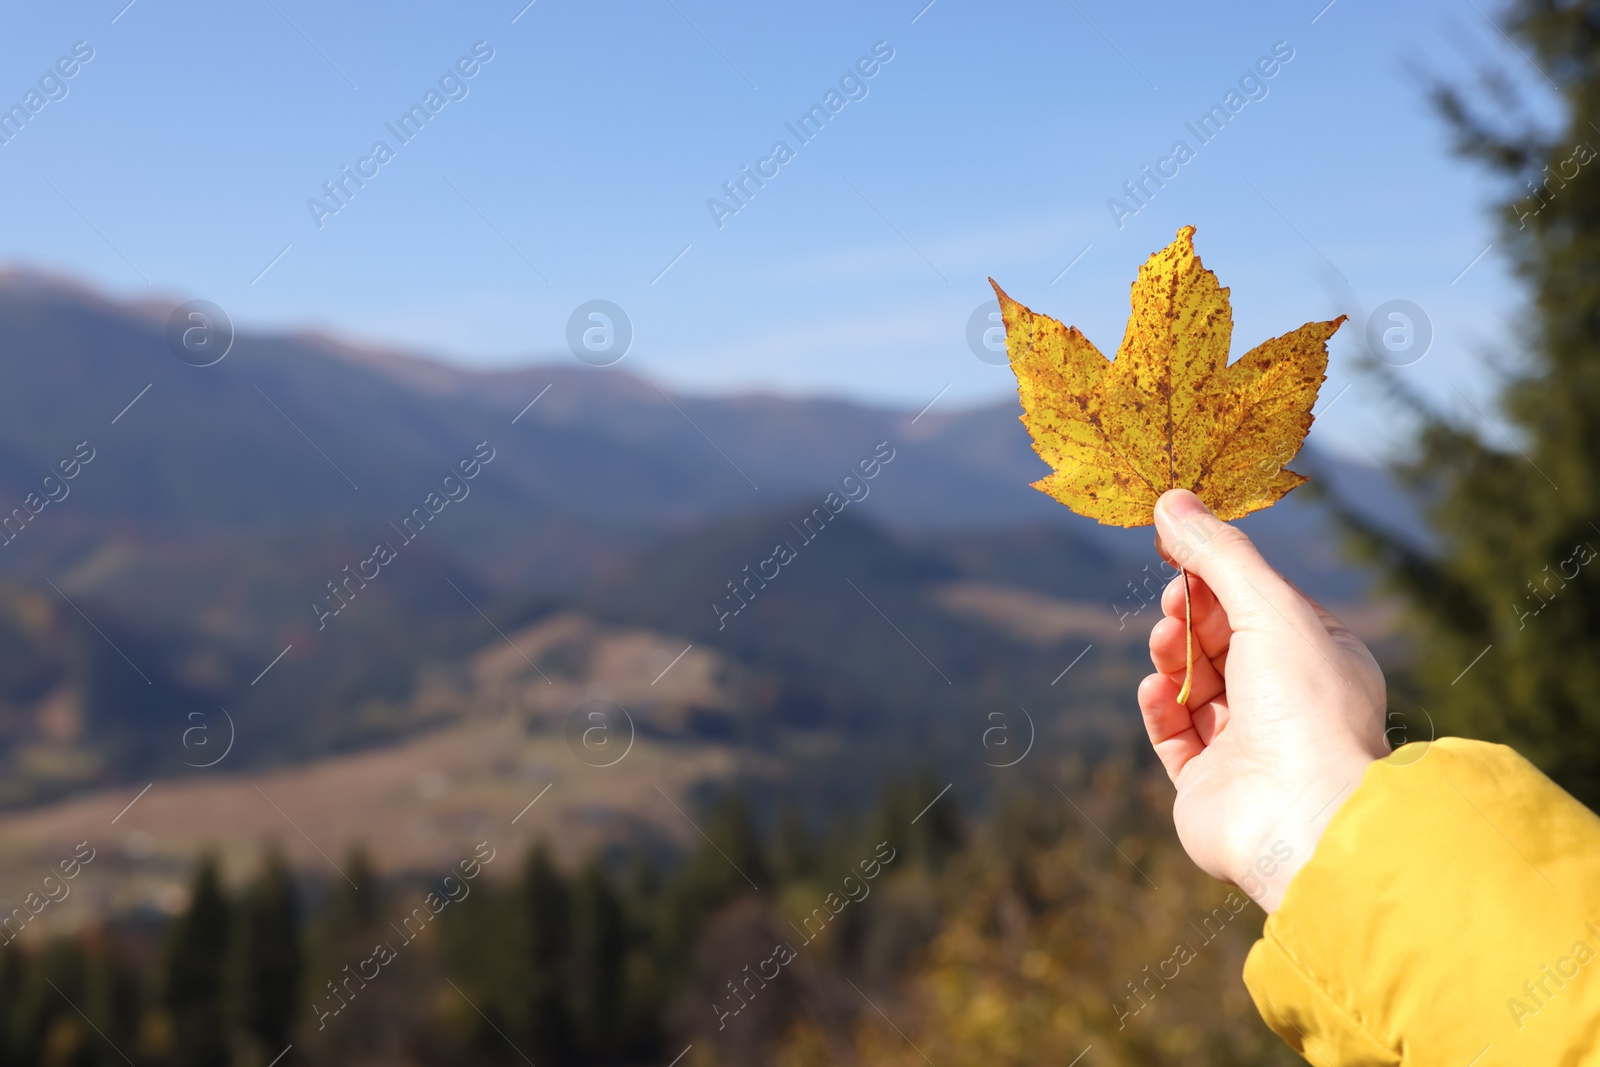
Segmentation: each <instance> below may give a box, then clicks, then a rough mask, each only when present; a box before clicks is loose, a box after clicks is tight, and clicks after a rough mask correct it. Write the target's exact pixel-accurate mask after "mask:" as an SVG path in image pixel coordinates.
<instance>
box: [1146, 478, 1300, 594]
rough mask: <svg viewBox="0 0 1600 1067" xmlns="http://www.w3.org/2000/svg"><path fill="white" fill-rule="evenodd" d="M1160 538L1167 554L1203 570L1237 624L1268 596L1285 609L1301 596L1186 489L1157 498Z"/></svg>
mask: <svg viewBox="0 0 1600 1067" xmlns="http://www.w3.org/2000/svg"><path fill="white" fill-rule="evenodd" d="M1156 536H1157V547H1159V548H1160V549H1161V551H1162V553H1163V554H1165V555H1166V556H1167V557H1168V558H1169V559H1171V560H1172V561H1173V562H1174V563H1176V564H1177V565H1178V566H1180V567H1183V568H1184V569H1186V570H1189V571H1192V572H1194V573H1195V574H1198V575H1199V576H1200V577H1201V579H1203V580H1204V581H1205V583H1206V585H1208V586H1210V587H1211V591H1212V592H1214V593H1216V595H1217V600H1218V602H1219V603H1221V605H1222V607H1223V610H1224V611H1226V612H1227V613H1228V617H1229V618H1230V619H1234V620H1235V621H1236V622H1237V620H1238V619H1239V617H1240V616H1241V615H1244V614H1249V613H1250V612H1251V611H1252V610H1253V609H1254V608H1255V607H1256V606H1258V605H1260V603H1261V600H1262V598H1263V597H1265V598H1267V599H1268V600H1269V601H1270V602H1272V603H1274V604H1276V605H1282V606H1284V607H1287V606H1288V605H1290V604H1292V603H1294V602H1296V601H1301V600H1302V598H1301V597H1300V596H1298V594H1296V593H1295V591H1294V590H1293V589H1292V588H1291V587H1290V585H1289V583H1288V582H1286V581H1285V580H1284V578H1283V576H1282V575H1280V574H1279V573H1278V572H1277V571H1276V570H1274V569H1273V567H1272V565H1271V564H1269V563H1268V562H1267V561H1266V560H1265V559H1263V558H1262V556H1261V553H1260V552H1258V551H1256V546H1255V545H1254V544H1252V543H1251V541H1250V538H1249V537H1247V536H1245V534H1244V533H1242V532H1241V531H1240V530H1238V529H1237V528H1236V527H1233V526H1229V525H1228V524H1227V523H1225V522H1223V521H1222V520H1221V519H1219V518H1217V517H1216V515H1214V514H1212V512H1211V509H1210V508H1208V507H1206V506H1205V504H1204V503H1203V502H1202V501H1201V500H1200V498H1199V497H1197V496H1195V495H1194V494H1193V493H1191V492H1190V491H1189V490H1187V489H1169V490H1168V491H1167V492H1165V493H1163V494H1161V499H1160V500H1158V501H1156ZM1281 610H1282V608H1280V611H1281Z"/></svg>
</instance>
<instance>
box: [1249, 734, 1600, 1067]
mask: <svg viewBox="0 0 1600 1067" xmlns="http://www.w3.org/2000/svg"><path fill="white" fill-rule="evenodd" d="M1244 980H1245V985H1246V987H1247V988H1248V989H1249V990H1250V995H1251V996H1252V997H1253V998H1254V999H1255V1002H1256V1007H1257V1008H1258V1009H1260V1011H1261V1015H1262V1018H1264V1019H1265V1020H1266V1021H1267V1025H1269V1026H1271V1027H1272V1029H1273V1030H1275V1031H1277V1032H1278V1034H1279V1035H1281V1036H1282V1037H1283V1039H1284V1040H1285V1041H1287V1042H1289V1044H1290V1045H1291V1046H1293V1047H1294V1048H1295V1050H1296V1051H1298V1052H1300V1053H1301V1055H1303V1056H1305V1057H1306V1059H1307V1060H1309V1061H1310V1062H1312V1063H1313V1064H1317V1065H1318V1067H1355V1065H1363V1067H1365V1065H1368V1064H1372V1065H1379V1064H1383V1065H1389V1064H1404V1065H1407V1067H1412V1065H1415V1067H1431V1065H1433V1064H1439V1065H1441V1067H1469V1065H1470V1067H1493V1065H1496V1064H1505V1065H1513V1064H1514V1065H1519V1067H1521V1065H1538V1067H1555V1065H1561V1064H1600V819H1597V818H1596V817H1595V815H1594V813H1593V812H1591V811H1589V809H1587V808H1585V807H1584V806H1583V805H1582V804H1579V803H1578V802H1577V801H1576V800H1574V799H1573V798H1572V797H1571V796H1569V795H1568V794H1567V793H1565V792H1564V791H1562V790H1561V789H1560V787H1558V786H1557V785H1556V784H1555V783H1553V782H1551V781H1550V780H1549V779H1548V778H1546V777H1545V776H1544V775H1543V774H1540V773H1539V771H1537V770H1536V769H1534V767H1533V766H1532V764H1530V763H1528V762H1527V761H1526V760H1524V759H1523V758H1522V757H1521V756H1519V755H1517V754H1516V753H1515V752H1513V751H1512V750H1511V749H1509V748H1505V747H1504V746H1501V745H1489V744H1484V743H1482V742H1478V741H1465V740H1461V739H1458V738H1445V739H1441V740H1439V741H1436V742H1433V743H1432V744H1414V745H1407V746H1405V747H1403V748H1401V749H1398V750H1396V751H1395V752H1394V753H1393V754H1391V755H1390V756H1389V757H1388V758H1387V759H1383V760H1380V761H1378V762H1376V763H1374V764H1372V765H1371V766H1369V767H1368V768H1367V771H1366V774H1365V776H1364V777H1363V778H1362V780H1361V783H1360V784H1359V785H1358V786H1357V788H1356V789H1355V791H1354V792H1353V793H1352V794H1351V795H1350V796H1349V798H1348V799H1347V800H1346V801H1345V803H1344V806H1343V807H1342V808H1340V809H1339V811H1338V812H1337V813H1336V814H1335V815H1334V817H1333V820H1332V821H1331V822H1330V823H1329V824H1328V828H1327V830H1326V831H1325V832H1324V833H1323V836H1322V839H1321V841H1320V842H1318V844H1317V847H1316V851H1315V852H1314V853H1313V854H1312V856H1311V859H1310V860H1309V861H1308V862H1307V863H1306V865H1305V866H1304V867H1302V868H1301V869H1300V871H1299V872H1298V873H1296V874H1295V876H1294V879H1293V880H1292V881H1291V882H1290V883H1289V886H1288V888H1287V889H1286V890H1285V892H1284V896H1283V902H1282V905H1281V906H1280V907H1279V909H1278V910H1277V911H1276V912H1275V913H1273V914H1272V915H1271V916H1270V917H1269V918H1268V919H1267V922H1266V926H1265V928H1264V929H1263V931H1262V937H1261V940H1260V941H1257V942H1256V944H1255V946H1254V947H1253V948H1252V949H1251V951H1250V956H1249V958H1248V959H1247V960H1246V961H1245V967H1244Z"/></svg>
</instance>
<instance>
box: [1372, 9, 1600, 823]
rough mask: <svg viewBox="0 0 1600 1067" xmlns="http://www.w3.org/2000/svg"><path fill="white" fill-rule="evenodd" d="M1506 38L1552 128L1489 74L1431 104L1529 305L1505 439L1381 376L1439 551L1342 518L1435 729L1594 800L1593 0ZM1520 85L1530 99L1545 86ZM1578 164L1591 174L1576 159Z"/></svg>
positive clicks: (1599, 707) (1598, 207)
mask: <svg viewBox="0 0 1600 1067" xmlns="http://www.w3.org/2000/svg"><path fill="white" fill-rule="evenodd" d="M1505 30H1506V32H1507V33H1508V34H1509V35H1510V36H1511V37H1512V38H1513V39H1515V40H1516V41H1517V42H1518V45H1519V47H1520V48H1521V49H1522V51H1523V52H1524V54H1525V56H1526V57H1528V58H1529V59H1531V60H1532V61H1533V62H1534V63H1535V64H1537V66H1538V67H1539V68H1540V69H1541V70H1542V72H1543V74H1544V75H1545V76H1546V77H1547V79H1548V80H1549V82H1550V83H1552V84H1554V85H1555V86H1558V87H1559V89H1560V93H1561V96H1562V97H1563V103H1564V106H1565V114H1564V115H1563V117H1562V119H1563V120H1562V123H1561V124H1560V126H1559V128H1556V129H1541V128H1538V127H1536V126H1535V125H1533V124H1531V123H1530V121H1529V120H1527V119H1526V118H1525V117H1524V116H1525V115H1526V114H1527V111H1526V110H1524V109H1522V108H1519V107H1517V106H1516V105H1517V103H1518V94H1517V93H1516V92H1515V91H1513V90H1512V89H1510V88H1509V87H1508V86H1509V85H1510V82H1509V81H1508V79H1507V78H1506V77H1505V76H1504V75H1502V74H1500V73H1498V72H1487V73H1486V74H1485V75H1484V77H1483V81H1482V84H1481V86H1479V88H1480V89H1481V90H1482V91H1481V92H1472V91H1468V90H1463V89H1461V88H1459V87H1448V86H1440V87H1438V88H1437V89H1436V92H1435V99H1436V102H1437V103H1438V105H1439V107H1440V109H1441V110H1442V112H1443V114H1444V115H1445V117H1446V118H1447V119H1448V120H1449V122H1450V123H1451V125H1452V127H1453V128H1454V130H1455V132H1456V134H1457V142H1458V143H1457V148H1458V150H1459V151H1460V152H1461V153H1462V154H1463V155H1465V156H1467V157H1469V158H1472V159H1474V160H1477V161H1478V162H1479V163H1480V164H1482V165H1483V166H1485V167H1486V168H1488V169H1489V170H1491V171H1492V172H1494V173H1496V174H1498V175H1500V176H1502V177H1503V178H1504V179H1505V180H1506V195H1505V200H1504V205H1503V209H1502V211H1503V214H1502V222H1503V226H1502V233H1501V236H1500V237H1499V239H1497V241H1496V248H1497V249H1498V250H1499V251H1501V252H1503V253H1504V254H1506V255H1508V256H1509V257H1510V258H1511V260H1512V262H1513V264H1514V266H1515V269H1516V272H1517V274H1518V275H1519V276H1520V278H1521V279H1522V280H1523V281H1524V282H1525V283H1526V285H1527V287H1528V290H1529V295H1530V297H1531V301H1530V306H1529V309H1528V312H1527V314H1528V319H1527V322H1526V323H1525V324H1524V327H1523V328H1522V329H1521V330H1520V331H1519V333H1520V334H1521V335H1522V336H1523V337H1524V338H1525V344H1524V345H1523V346H1521V347H1520V349H1519V350H1518V351H1517V352H1515V353H1512V354H1504V355H1502V356H1501V357H1500V358H1498V359H1497V360H1496V361H1495V369H1496V371H1497V372H1498V373H1499V374H1500V375H1501V376H1502V379H1503V383H1504V384H1503V387H1502V389H1501V393H1500V396H1499V400H1498V403H1497V404H1496V405H1495V407H1494V408H1491V409H1488V410H1487V411H1486V414H1487V415H1488V417H1489V418H1491V419H1492V420H1493V421H1494V423H1495V424H1496V425H1497V426H1499V427H1501V428H1503V431H1504V432H1505V433H1506V434H1509V435H1510V436H1511V437H1512V438H1515V439H1516V440H1517V446H1516V447H1515V448H1507V447H1505V441H1504V439H1502V438H1501V437H1500V435H1499V434H1498V433H1496V432H1495V431H1494V430H1491V429H1488V428H1486V427H1483V426H1482V425H1481V424H1480V422H1479V420H1478V418H1477V417H1476V416H1475V415H1472V414H1468V415H1467V416H1466V417H1465V418H1464V419H1463V420H1457V419H1454V418H1451V417H1447V416H1446V415H1444V414H1442V413H1441V412H1439V411H1436V410H1433V409H1431V408H1429V407H1428V405H1426V404H1425V403H1424V402H1422V401H1421V400H1420V399H1419V398H1417V397H1416V396H1415V394H1414V393H1412V392H1411V391H1409V390H1408V389H1407V387H1406V383H1405V380H1404V377H1403V375H1402V374H1401V373H1397V372H1392V371H1391V372H1386V376H1387V377H1388V378H1389V379H1390V380H1391V382H1392V384H1393V385H1394V387H1395V391H1396V395H1398V396H1400V397H1401V398H1402V399H1403V400H1404V401H1405V402H1406V404H1407V405H1408V406H1409V407H1410V409H1411V410H1412V411H1413V412H1414V413H1415V414H1416V415H1417V416H1418V417H1419V418H1420V432H1419V434H1418V438H1417V447H1416V451H1415V454H1414V456H1413V457H1412V458H1411V460H1410V461H1409V462H1408V463H1407V464H1406V465H1405V466H1404V468H1403V469H1402V472H1401V473H1402V474H1404V475H1405V476H1406V477H1407V479H1408V481H1409V482H1410V484H1411V485H1412V486H1414V487H1415V488H1416V489H1417V491H1418V492H1419V494H1420V495H1421V497H1422V498H1423V499H1424V500H1425V501H1426V502H1427V503H1428V504H1429V506H1430V509H1431V519H1432V524H1433V526H1434V529H1435V530H1436V532H1437V535H1438V540H1439V543H1440V551H1439V552H1438V553H1437V554H1436V555H1426V554H1423V553H1421V552H1418V551H1416V550H1414V549H1413V548H1411V547H1409V546H1408V545H1406V544H1404V543H1403V542H1401V541H1399V540H1397V539H1395V538H1394V537H1392V536H1388V535H1386V534H1384V533H1383V532H1381V531H1379V530H1376V529H1374V528H1372V527H1371V526H1370V525H1367V524H1363V523H1361V522H1359V521H1357V520H1354V519H1352V520H1351V522H1352V525H1353V527H1354V528H1355V529H1356V532H1357V536H1358V539H1359V540H1360V542H1361V543H1362V544H1363V545H1364V546H1365V548H1366V549H1367V550H1369V551H1370V552H1371V553H1372V555H1374V556H1375V557H1376V558H1377V559H1379V560H1381V561H1382V562H1383V564H1384V565H1385V568H1386V570H1387V572H1388V574H1389V576H1390V578H1391V580H1392V582H1393V584H1394V585H1395V587H1396V588H1398V589H1399V590H1400V591H1401V592H1402V593H1403V594H1404V595H1405V596H1406V598H1407V599H1408V600H1409V602H1410V604H1411V605H1412V607H1413V609H1414V613H1415V615H1416V617H1417V621H1418V624H1419V625H1418V626H1417V627H1416V629H1417V631H1418V632H1419V633H1420V638H1421V639H1420V648H1419V656H1418V670H1419V672H1420V676H1421V682H1422V685H1423V688H1424V689H1425V690H1426V691H1427V692H1428V693H1430V694H1433V695H1434V699H1432V700H1431V701H1429V700H1427V699H1425V700H1424V706H1427V707H1429V710H1430V714H1431V715H1432V716H1433V718H1434V719H1435V720H1436V721H1437V723H1438V729H1439V732H1440V733H1465V734H1469V735H1472V736H1478V737H1483V738H1486V739H1489V740H1495V741H1503V742H1507V743H1510V744H1512V745H1514V746H1515V747H1516V748H1517V749H1518V750H1519V751H1521V752H1522V753H1524V754H1525V755H1527V756H1528V758H1530V759H1531V760H1533V761H1534V762H1535V763H1536V764H1538V765H1539V766H1540V767H1541V768H1542V769H1543V770H1545V771H1546V772H1547V773H1549V774H1550V775H1551V776H1552V777H1553V778H1555V779H1556V780H1557V781H1558V782H1559V783H1561V784H1562V785H1563V786H1565V787H1566V788H1567V789H1568V790H1570V791H1571V792H1573V793H1574V794H1575V795H1576V796H1577V797H1578V798H1579V799H1581V800H1583V801H1584V802H1585V803H1587V804H1589V805H1590V806H1591V807H1595V806H1597V805H1600V655H1597V654H1596V648H1597V643H1600V560H1596V559H1595V557H1596V553H1597V551H1600V359H1596V352H1597V350H1600V165H1596V163H1595V162H1594V159H1595V153H1596V149H1597V148H1600V133H1596V125H1597V124H1600V66H1597V65H1596V63H1595V56H1596V55H1597V54H1600V5H1597V4H1596V3H1594V2H1593V0H1589V2H1582V3H1561V2H1556V0H1519V2H1517V3H1515V4H1514V5H1513V6H1512V8H1511V9H1510V12H1509V14H1508V15H1507V16H1506V17H1505ZM1511 62H1512V63H1513V64H1518V63H1520V61H1519V60H1516V59H1513V60H1511ZM1523 69H1525V68H1521V69H1519V70H1518V76H1519V77H1520V74H1521V73H1522V70H1523ZM1530 77H1536V76H1530ZM1534 84H1535V85H1536V86H1537V87H1538V89H1537V91H1539V92H1542V91H1543V89H1544V83H1543V82H1538V81H1535V82H1534ZM1585 153H1586V154H1587V165H1583V164H1582V162H1579V160H1581V159H1582V158H1583V156H1584V154H1585ZM1463 410H1465V409H1463ZM1591 560H1594V562H1590V561H1591ZM1486 649H1487V651H1485V650H1486ZM1480 654H1481V655H1482V659H1481V660H1479V661H1478V662H1477V663H1476V664H1475V665H1474V666H1473V667H1472V669H1471V670H1470V671H1469V672H1468V673H1466V675H1465V676H1464V677H1463V676H1461V672H1462V671H1463V670H1465V669H1466V668H1467V667H1468V665H1469V664H1473V662H1474V660H1475V659H1476V658H1477V657H1478V656H1480ZM1458 678H1459V681H1457V679H1458ZM1413 737H1414V734H1413Z"/></svg>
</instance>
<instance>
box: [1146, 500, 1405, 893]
mask: <svg viewBox="0 0 1600 1067" xmlns="http://www.w3.org/2000/svg"><path fill="white" fill-rule="evenodd" d="M1155 518H1156V547H1157V549H1158V550H1160V552H1161V554H1162V555H1163V556H1165V557H1166V558H1167V559H1168V560H1169V561H1171V562H1172V563H1175V564H1177V565H1178V566H1181V567H1183V568H1185V569H1186V570H1187V571H1188V573H1189V596H1190V601H1191V612H1192V615H1193V628H1194V640H1195V657H1194V678H1193V680H1192V684H1191V691H1190V693H1189V700H1188V702H1187V704H1186V705H1185V704H1179V703H1178V700H1177V697H1178V692H1179V690H1180V688H1181V687H1182V685H1183V677H1184V663H1185V636H1184V594H1183V583H1184V579H1183V576H1182V575H1179V576H1178V577H1177V578H1174V579H1173V580H1172V582H1171V583H1169V584H1168V586H1167V588H1166V590H1165V591H1164V592H1163V594H1162V597H1161V608H1162V611H1163V613H1164V617H1163V618H1162V619H1161V620H1160V621H1159V622H1157V623H1156V625H1155V627H1154V629H1152V630H1151V631H1150V660H1151V662H1152V663H1153V664H1154V665H1155V669H1156V671H1157V673H1155V674H1152V675H1150V676H1149V677H1147V678H1145V680H1144V681H1143V682H1142V683H1140V685H1139V708H1140V710H1141V711H1142V712H1143V714H1144V723H1145V729H1146V730H1147V731H1148V732H1149V735H1150V743H1151V745H1153V746H1154V748H1155V751H1156V755H1157V756H1159V757H1160V759H1161V762H1162V764H1163V765H1164V766H1165V767H1166V769H1167V774H1168V776H1170V777H1171V778H1172V781H1173V784H1174V785H1176V786H1177V788H1178V796H1177V800H1176V801H1175V802H1174V803H1173V812H1172V813H1173V821H1174V822H1175V823H1176V825H1177V830H1178V839H1179V840H1180V841H1182V843H1183V847H1184V850H1185V851H1187V852H1188V853H1189V857H1190V858H1191V859H1193V860H1194V862H1195V863H1196V864H1197V865H1199V867H1200V868H1201V869H1202V870H1204V871H1206V872H1207V873H1209V874H1211V875H1212V876H1213V877H1216V878H1221V879H1224V880H1226V881H1229V882H1232V883H1234V884H1235V885H1238V886H1240V887H1241V888H1243V889H1244V890H1245V891H1246V892H1247V893H1249V895H1250V896H1251V897H1253V898H1254V899H1255V901H1256V903H1258V904H1260V905H1261V907H1262V908H1264V909H1265V910H1266V911H1267V912H1269V913H1270V912H1272V911H1275V910H1276V909H1277V907H1278V904H1279V902H1280V901H1281V900H1282V898H1283V891H1284V888H1285V887H1286V886H1287V885H1288V884H1289V880H1290V879H1291V878H1292V877H1293V876H1294V873H1295V872H1296V871H1298V870H1299V869H1300V867H1302V866H1303V865H1304V864H1305V863H1306V861H1307V860H1309V859H1310V858H1311V853H1312V850H1313V849H1315V847H1316V844H1317V841H1318V839H1320V838H1321V836H1322V831H1323V829H1324V828H1325V827H1326V826H1327V825H1328V822H1329V821H1330V820H1331V819H1332V818H1333V813H1334V812H1335V811H1337V810H1338V808H1339V806H1340V804H1341V803H1342V802H1343V801H1344V799H1345V798H1346V797H1347V796H1349V795H1350V792H1351V790H1353V789H1354V788H1355V787H1356V785H1357V784H1359V782H1360V781H1361V775H1362V772H1363V771H1365V769H1366V767H1367V765H1368V764H1369V763H1371V762H1372V761H1373V760H1375V759H1380V758H1382V757H1383V756H1386V755H1388V752H1389V746H1388V744H1387V742H1386V741H1385V739H1384V709H1385V696H1384V684H1383V673H1382V672H1381V671H1380V670H1379V669H1378V664H1377V661H1376V660H1374V659H1373V658H1372V653H1371V652H1369V651H1368V650H1367V647H1366V645H1364V644H1362V643H1361V640H1360V639H1359V638H1357V637H1356V636H1355V635H1354V634H1353V633H1351V632H1350V630H1349V629H1348V628H1346V627H1345V625H1344V624H1343V623H1341V622H1340V621H1339V620H1338V619H1336V618H1334V617H1333V615H1331V614H1330V613H1329V612H1328V611H1327V610H1326V609H1325V608H1323V607H1322V606H1321V605H1320V604H1318V603H1316V602H1315V601H1313V600H1310V599H1308V598H1307V597H1305V596H1304V595H1302V594H1301V593H1300V591H1299V590H1297V589H1295V588H1294V587H1293V586H1292V585H1290V584H1289V583H1288V581H1286V580H1285V579H1284V577H1283V576H1282V575H1281V574H1279V573H1278V572H1277V571H1276V570H1274V569H1273V568H1272V567H1271V566H1270V565H1269V564H1268V563H1267V562H1266V560H1264V559H1262V558H1261V554H1260V553H1259V552H1257V551H1256V549H1255V546H1254V545H1253V544H1251V543H1250V539H1249V538H1248V537H1246V536H1245V535H1244V534H1243V533H1240V532H1239V531H1238V530H1237V529H1235V528H1234V527H1232V526H1229V525H1227V524H1226V523H1224V522H1222V521H1221V520H1219V519H1218V518H1217V517H1216V516H1214V515H1213V514H1212V513H1211V512H1210V511H1209V510H1207V508H1206V507H1205V505H1204V504H1202V503H1201V502H1200V500H1199V498H1198V497H1196V496H1195V495H1194V494H1193V493H1191V492H1189V491H1188V490H1185V489H1174V490H1171V491H1169V492H1167V493H1165V494H1163V495H1162V497H1161V499H1160V500H1159V501H1157V503H1156V511H1155ZM1285 852H1287V855H1285Z"/></svg>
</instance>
